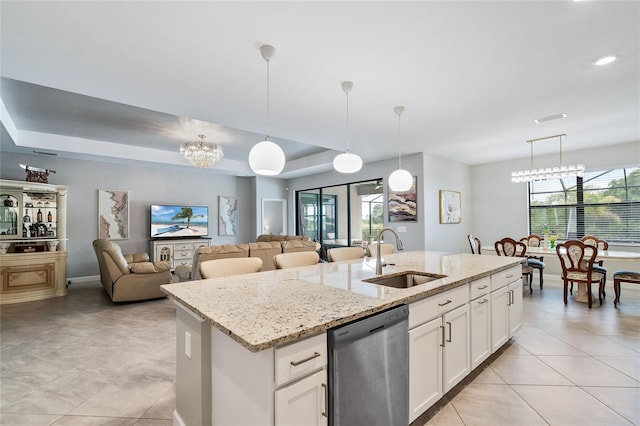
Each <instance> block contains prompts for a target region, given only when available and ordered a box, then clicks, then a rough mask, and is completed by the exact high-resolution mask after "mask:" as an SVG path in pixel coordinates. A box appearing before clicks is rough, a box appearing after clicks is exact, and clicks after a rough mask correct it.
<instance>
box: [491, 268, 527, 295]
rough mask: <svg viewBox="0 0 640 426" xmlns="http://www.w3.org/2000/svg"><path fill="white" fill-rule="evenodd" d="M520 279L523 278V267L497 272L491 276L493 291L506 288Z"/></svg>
mask: <svg viewBox="0 0 640 426" xmlns="http://www.w3.org/2000/svg"><path fill="white" fill-rule="evenodd" d="M520 277H522V265H517V266H514V267H513V268H509V269H506V270H504V271H500V272H496V273H495V274H493V275H491V291H494V290H497V289H499V288H500V287H504V286H505V285H507V284H511V283H512V282H514V281H516V280H517V279H519V278H520Z"/></svg>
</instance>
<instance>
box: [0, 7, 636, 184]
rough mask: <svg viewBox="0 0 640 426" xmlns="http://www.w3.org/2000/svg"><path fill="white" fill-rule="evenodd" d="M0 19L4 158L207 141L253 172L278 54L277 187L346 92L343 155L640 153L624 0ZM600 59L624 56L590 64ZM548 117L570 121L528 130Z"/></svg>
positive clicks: (309, 151) (331, 126) (322, 151)
mask: <svg viewBox="0 0 640 426" xmlns="http://www.w3.org/2000/svg"><path fill="white" fill-rule="evenodd" d="M0 11H1V17H0V19H1V29H0V31H1V33H0V35H1V45H0V47H1V51H0V53H1V57H0V60H1V62H0V65H1V75H2V77H3V78H2V86H1V90H2V91H1V92H0V97H1V98H2V101H3V103H4V106H5V108H6V111H7V112H8V115H9V116H10V118H11V120H12V122H13V125H15V128H16V129H15V131H14V132H8V133H10V134H12V136H13V139H14V141H13V142H15V146H14V143H8V141H7V140H6V139H7V137H3V143H2V150H3V151H4V150H13V151H23V152H32V151H33V150H40V151H48V152H57V153H58V154H59V155H60V156H65V157H71V158H96V156H100V157H101V158H106V159H109V160H111V161H127V160H135V161H151V162H161V163H166V164H173V165H185V164H186V162H185V160H183V159H182V158H180V156H179V154H178V153H177V151H178V147H179V145H180V143H181V142H182V141H183V140H185V139H195V137H196V134H198V133H205V134H207V140H208V141H213V142H219V143H221V144H222V145H223V146H224V149H225V154H226V155H225V159H224V160H223V162H222V163H221V164H220V165H219V166H217V167H216V169H217V170H221V171H224V172H228V173H235V174H250V170H249V169H248V166H247V165H246V156H247V153H248V150H249V149H250V147H251V146H252V145H253V144H254V143H255V142H257V141H258V140H260V139H262V138H263V137H264V134H265V133H266V132H267V130H268V129H267V119H266V62H265V61H264V60H263V59H262V57H261V56H260V52H259V47H260V46H261V45H262V44H271V45H273V46H275V48H276V54H275V57H274V58H273V59H272V60H271V64H270V72H271V73H270V75H271V123H270V134H271V135H272V136H273V137H274V139H275V140H276V141H277V142H278V143H279V144H281V145H282V146H283V148H284V150H285V153H286V155H287V160H288V164H287V168H286V169H285V171H286V173H285V174H284V175H283V176H284V177H293V176H297V175H301V174H305V173H311V172H314V171H319V170H324V169H328V168H329V167H330V163H331V159H332V158H333V156H334V155H335V154H336V151H340V150H344V149H345V146H346V133H347V132H346V96H345V94H344V93H343V92H342V89H341V87H340V83H341V82H342V81H344V80H352V81H353V82H354V89H353V91H352V92H351V94H350V95H349V111H350V115H349V116H350V135H351V136H350V141H351V150H352V151H353V152H356V153H358V154H360V155H361V156H362V157H363V158H364V160H365V162H369V161H375V160H380V159H385V158H391V157H393V156H394V155H397V153H398V149H401V150H402V152H403V153H413V152H425V153H428V154H433V155H438V156H442V157H445V158H450V159H454V160H457V161H460V162H462V163H466V164H470V165H473V164H482V163H486V162H492V161H500V160H508V159H513V158H523V157H528V155H529V146H528V144H526V143H525V141H526V140H527V139H532V138H539V137H543V136H548V135H552V134H557V133H566V134H567V135H568V137H567V138H566V139H565V141H563V149H564V150H565V151H571V150H577V149H583V148H590V147H597V146H606V145H610V144H618V143H626V142H637V141H640V56H639V45H640V2H637V1H626V2H616V1H607V2H595V1H584V2H572V1H529V2H515V1H510V2H507V1H497V2H453V1H446V2H445V1H443V2H392V1H388V2H28V1H20V2H12V1H2V2H1V3H0ZM607 53H618V54H619V55H620V58H619V60H618V61H617V62H615V63H613V64H611V65H609V66H605V67H595V66H594V65H592V61H593V60H594V59H595V58H597V57H599V56H601V55H604V54H607ZM396 105H404V106H405V108H406V109H405V112H404V114H403V115H402V139H401V143H398V141H399V136H398V121H397V117H396V115H395V114H394V112H393V108H394V106H396ZM560 112H564V113H566V114H567V115H568V118H566V119H562V120H557V121H553V122H548V123H545V124H535V123H533V119H534V118H537V117H543V116H547V115H551V114H556V113H560ZM6 120H7V118H6V116H4V117H3V124H5V128H7V127H8V126H7V123H5V121H6ZM9 127H10V126H9ZM5 130H6V129H5ZM6 134H7V132H3V135H6ZM61 136H68V137H61ZM557 150H558V146H557V144H555V143H553V142H548V143H539V144H536V152H537V153H541V154H542V153H553V152H557Z"/></svg>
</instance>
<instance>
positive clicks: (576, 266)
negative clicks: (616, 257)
mask: <svg viewBox="0 0 640 426" xmlns="http://www.w3.org/2000/svg"><path fill="white" fill-rule="evenodd" d="M556 254H557V255H558V259H560V266H562V277H561V278H562V281H563V283H564V292H563V296H564V304H565V305H566V304H567V288H568V287H569V283H570V282H571V283H573V282H577V283H584V284H585V285H586V286H587V293H588V298H589V308H591V305H592V299H593V296H592V295H591V285H592V284H596V283H597V284H598V300H599V301H600V304H601V305H602V292H603V290H604V284H602V274H601V273H599V272H595V271H594V270H593V264H594V262H595V260H596V257H597V256H598V248H597V247H593V246H590V245H587V244H585V243H583V242H582V241H578V240H569V241H566V242H564V243H561V244H557V245H556Z"/></svg>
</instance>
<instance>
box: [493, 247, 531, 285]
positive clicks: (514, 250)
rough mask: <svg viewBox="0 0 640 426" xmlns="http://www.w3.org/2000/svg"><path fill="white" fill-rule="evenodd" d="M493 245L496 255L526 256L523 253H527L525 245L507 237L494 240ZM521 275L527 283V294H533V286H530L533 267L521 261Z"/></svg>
mask: <svg viewBox="0 0 640 426" xmlns="http://www.w3.org/2000/svg"><path fill="white" fill-rule="evenodd" d="M493 247H494V248H495V249H496V254H497V255H498V256H512V257H526V256H525V254H526V253H527V246H526V245H525V244H524V243H522V242H520V241H516V240H514V239H513V238H509V237H506V238H503V239H501V240H500V241H496V242H495V243H494V245H493ZM522 276H523V277H525V278H526V279H527V282H528V283H529V294H533V287H532V286H531V281H532V279H533V268H532V267H531V266H529V265H526V264H524V263H523V264H522Z"/></svg>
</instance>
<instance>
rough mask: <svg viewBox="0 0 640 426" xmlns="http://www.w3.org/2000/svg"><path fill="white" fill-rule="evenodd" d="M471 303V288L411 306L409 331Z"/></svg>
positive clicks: (432, 297)
mask: <svg viewBox="0 0 640 426" xmlns="http://www.w3.org/2000/svg"><path fill="white" fill-rule="evenodd" d="M468 301H469V286H467V285H462V286H460V287H457V288H454V289H453V290H449V291H446V292H444V293H440V294H436V295H434V296H430V297H428V298H426V299H423V300H419V301H417V302H413V303H411V304H410V305H409V329H412V328H413V327H416V326H418V325H420V324H423V323H425V322H427V321H429V320H431V319H433V318H436V317H439V316H441V315H442V314H444V313H446V312H449V311H450V310H452V309H454V308H457V307H458V306H462V305H464V304H465V303H467V302H468Z"/></svg>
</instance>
